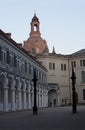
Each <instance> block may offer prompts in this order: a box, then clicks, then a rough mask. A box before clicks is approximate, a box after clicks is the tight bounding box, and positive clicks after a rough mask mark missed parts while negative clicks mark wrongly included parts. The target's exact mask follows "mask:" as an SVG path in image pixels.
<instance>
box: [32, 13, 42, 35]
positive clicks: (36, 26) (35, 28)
mask: <svg viewBox="0 0 85 130" xmlns="http://www.w3.org/2000/svg"><path fill="white" fill-rule="evenodd" d="M39 24H40V22H39V20H38V18H37V16H36V14H34V17H33V18H32V21H31V32H30V37H40V36H41V34H40V30H39Z"/></svg>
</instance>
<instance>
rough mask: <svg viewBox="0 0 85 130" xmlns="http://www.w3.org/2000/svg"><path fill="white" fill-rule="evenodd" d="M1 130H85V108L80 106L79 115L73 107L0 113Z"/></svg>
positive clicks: (78, 108)
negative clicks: (35, 112) (35, 113)
mask: <svg viewBox="0 0 85 130" xmlns="http://www.w3.org/2000/svg"><path fill="white" fill-rule="evenodd" d="M0 130H85V106H78V107H77V113H76V114H73V113H72V107H54V108H44V109H38V115H33V113H32V110H28V111H20V112H10V113H0Z"/></svg>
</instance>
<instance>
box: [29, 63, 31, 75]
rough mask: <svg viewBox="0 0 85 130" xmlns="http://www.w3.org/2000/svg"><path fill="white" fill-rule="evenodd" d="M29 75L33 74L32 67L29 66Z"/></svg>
mask: <svg viewBox="0 0 85 130" xmlns="http://www.w3.org/2000/svg"><path fill="white" fill-rule="evenodd" d="M29 74H31V65H29Z"/></svg>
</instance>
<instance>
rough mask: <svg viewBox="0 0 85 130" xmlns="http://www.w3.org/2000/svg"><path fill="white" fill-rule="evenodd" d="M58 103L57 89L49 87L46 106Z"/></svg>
mask: <svg viewBox="0 0 85 130" xmlns="http://www.w3.org/2000/svg"><path fill="white" fill-rule="evenodd" d="M57 105H58V99H57V91H56V89H50V90H49V91H48V106H49V107H52V106H57Z"/></svg>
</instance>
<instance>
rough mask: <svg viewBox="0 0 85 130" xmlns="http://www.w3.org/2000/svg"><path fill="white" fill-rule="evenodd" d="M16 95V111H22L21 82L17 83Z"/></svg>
mask: <svg viewBox="0 0 85 130" xmlns="http://www.w3.org/2000/svg"><path fill="white" fill-rule="evenodd" d="M18 87H19V88H18V95H19V104H18V105H19V106H18V109H19V110H21V109H22V99H21V82H20V81H19V86H18Z"/></svg>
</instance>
